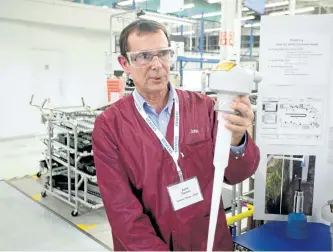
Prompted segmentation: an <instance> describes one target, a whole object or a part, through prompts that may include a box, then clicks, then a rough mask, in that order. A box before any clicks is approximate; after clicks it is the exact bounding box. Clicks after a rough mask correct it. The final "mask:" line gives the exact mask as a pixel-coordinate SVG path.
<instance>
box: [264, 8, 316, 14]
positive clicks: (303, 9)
mask: <svg viewBox="0 0 333 252" xmlns="http://www.w3.org/2000/svg"><path fill="white" fill-rule="evenodd" d="M314 10H315V7H307V8H301V9H297V10H295V14H299V13H306V12H311V11H314ZM289 14H290V11H279V12H272V13H270V14H269V15H270V16H282V15H289Z"/></svg>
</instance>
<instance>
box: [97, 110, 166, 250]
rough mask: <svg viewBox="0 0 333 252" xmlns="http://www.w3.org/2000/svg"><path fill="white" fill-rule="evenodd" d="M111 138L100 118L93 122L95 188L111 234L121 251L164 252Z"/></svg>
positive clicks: (164, 247)
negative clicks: (96, 182)
mask: <svg viewBox="0 0 333 252" xmlns="http://www.w3.org/2000/svg"><path fill="white" fill-rule="evenodd" d="M112 135H114V132H113V129H112V128H111V127H108V125H107V123H106V118H105V117H104V116H103V114H101V115H100V116H99V117H97V119H96V121H95V127H94V131H93V133H92V144H93V153H94V162H95V167H96V174H97V181H98V186H99V189H100V193H101V197H102V200H103V204H104V208H105V211H106V214H107V217H108V219H109V223H110V226H111V229H112V234H113V236H115V238H116V239H117V241H118V242H119V243H120V244H121V245H122V246H123V248H124V249H125V250H138V251H140V250H141V251H143V250H149V251H160V250H163V251H167V250H169V248H168V246H167V245H166V243H164V242H163V241H162V240H161V239H160V238H159V237H158V236H157V235H156V232H155V230H154V229H153V227H152V224H151V222H150V219H149V217H148V216H147V215H145V214H144V213H143V207H142V205H141V203H140V201H139V200H138V198H137V197H136V196H135V195H134V194H133V192H132V188H131V184H130V181H129V178H128V176H127V174H126V172H125V169H124V167H123V164H122V161H121V158H120V157H119V149H118V147H117V145H116V144H115V143H114V141H113V138H112ZM115 249H119V248H115Z"/></svg>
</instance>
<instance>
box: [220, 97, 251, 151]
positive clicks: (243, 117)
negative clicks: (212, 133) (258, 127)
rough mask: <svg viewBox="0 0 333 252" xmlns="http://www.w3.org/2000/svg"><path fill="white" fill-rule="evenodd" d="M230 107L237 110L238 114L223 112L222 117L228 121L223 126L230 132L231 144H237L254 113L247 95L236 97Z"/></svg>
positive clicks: (249, 124) (239, 142)
mask: <svg viewBox="0 0 333 252" xmlns="http://www.w3.org/2000/svg"><path fill="white" fill-rule="evenodd" d="M231 108H232V109H233V110H235V111H238V112H239V114H238V115H233V114H225V115H224V119H225V120H228V121H229V123H227V124H226V125H225V127H226V128H227V129H229V130H230V131H231V132H232V138H231V145H233V146H238V145H240V144H241V142H242V139H243V137H244V135H245V133H246V130H247V129H248V127H249V126H251V125H253V121H254V113H253V110H252V106H251V102H250V99H249V98H248V97H247V96H242V97H238V98H237V99H236V100H235V101H234V102H233V103H232V105H231Z"/></svg>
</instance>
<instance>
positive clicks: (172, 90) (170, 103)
mask: <svg viewBox="0 0 333 252" xmlns="http://www.w3.org/2000/svg"><path fill="white" fill-rule="evenodd" d="M168 88H169V99H168V102H167V104H166V106H165V107H164V109H163V110H162V111H164V110H165V109H168V113H169V114H171V112H172V107H173V103H174V97H175V92H176V90H175V88H174V87H173V86H172V85H171V84H170V83H169V84H168ZM133 95H134V96H135V98H136V99H137V101H138V103H139V106H140V107H141V108H143V109H144V110H145V111H147V109H149V110H154V108H153V107H152V106H151V105H150V104H149V103H148V102H147V101H146V100H145V98H144V97H143V96H142V95H141V94H140V93H139V92H138V91H137V90H136V88H135V89H134V91H133Z"/></svg>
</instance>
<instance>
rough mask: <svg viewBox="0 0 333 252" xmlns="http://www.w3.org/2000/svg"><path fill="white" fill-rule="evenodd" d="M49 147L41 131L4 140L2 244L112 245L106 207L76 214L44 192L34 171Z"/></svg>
mask: <svg viewBox="0 0 333 252" xmlns="http://www.w3.org/2000/svg"><path fill="white" fill-rule="evenodd" d="M44 148H45V147H44V146H43V144H41V141H40V137H39V138H38V137H36V138H29V139H17V140H11V141H1V142H0V160H1V166H0V200H1V201H0V202H1V207H0V221H1V224H2V225H1V227H0V234H2V238H3V234H4V235H5V238H4V239H0V248H1V249H2V250H44V251H49V250H53V251H54V250H58V251H61V250H67V251H68V250H81V251H82V250H95V251H100V250H113V243H112V235H111V229H110V225H109V223H108V220H107V217H106V213H105V210H104V208H101V209H98V210H87V209H85V208H81V209H80V210H81V212H80V214H79V215H78V216H76V217H73V216H72V215H71V212H72V210H73V208H72V207H71V206H70V205H68V204H66V203H64V202H62V201H60V200H59V199H57V198H55V197H53V196H52V195H47V196H46V197H41V191H42V189H43V185H44V182H45V177H44V176H42V177H40V178H37V176H35V174H36V173H37V172H38V171H39V160H41V159H43V155H42V152H43V151H44ZM1 180H2V181H1ZM245 187H246V186H245ZM230 194H231V191H230V190H227V191H226V192H225V193H224V195H225V196H226V195H227V197H228V199H225V198H224V202H227V201H229V202H230V199H229V197H231V195H230ZM3 206H4V207H3ZM227 216H230V213H228V214H227ZM244 221H246V220H244ZM242 224H243V221H242ZM244 224H245V225H244ZM244 224H243V225H242V226H243V227H245V226H246V223H244ZM2 229H3V230H2Z"/></svg>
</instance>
